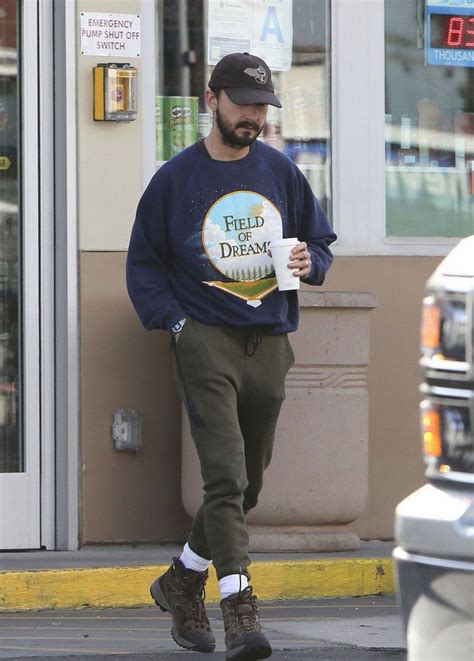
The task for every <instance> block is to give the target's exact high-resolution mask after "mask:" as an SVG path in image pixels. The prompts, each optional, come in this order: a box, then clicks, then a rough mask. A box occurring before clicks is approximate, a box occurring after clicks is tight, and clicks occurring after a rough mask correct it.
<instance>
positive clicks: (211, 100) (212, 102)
mask: <svg viewBox="0 0 474 661" xmlns="http://www.w3.org/2000/svg"><path fill="white" fill-rule="evenodd" d="M206 103H207V105H208V106H209V108H210V109H211V110H212V111H214V110H215V109H216V108H217V94H216V93H215V92H213V91H212V90H206Z"/></svg>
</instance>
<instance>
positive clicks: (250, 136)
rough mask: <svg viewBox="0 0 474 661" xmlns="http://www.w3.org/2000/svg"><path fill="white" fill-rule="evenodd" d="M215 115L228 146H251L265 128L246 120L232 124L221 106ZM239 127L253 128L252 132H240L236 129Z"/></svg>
mask: <svg viewBox="0 0 474 661" xmlns="http://www.w3.org/2000/svg"><path fill="white" fill-rule="evenodd" d="M215 115H216V124H217V128H218V129H219V131H220V133H221V136H222V142H223V143H224V144H225V145H227V146H228V147H233V148H234V149H240V148H242V147H249V146H250V145H251V144H252V143H254V142H255V140H256V139H257V138H258V136H259V135H260V133H261V132H262V130H263V126H259V125H258V124H257V122H251V121H245V120H242V121H241V122H238V123H237V124H236V125H235V126H231V125H230V124H229V122H228V121H227V120H226V119H225V117H224V116H223V115H222V113H221V112H220V110H219V108H216V110H215ZM239 128H242V129H250V130H252V133H250V132H249V133H243V134H239V133H237V131H236V129H239Z"/></svg>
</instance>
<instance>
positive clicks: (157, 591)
mask: <svg viewBox="0 0 474 661" xmlns="http://www.w3.org/2000/svg"><path fill="white" fill-rule="evenodd" d="M153 587H154V589H152V588H153ZM152 588H150V594H151V598H152V599H153V601H154V602H155V604H156V605H157V606H158V608H159V609H160V610H161V611H163V613H170V615H171V617H172V618H173V614H172V610H171V606H170V605H169V603H168V601H167V599H166V597H165V595H164V593H163V590H162V589H161V586H160V584H159V583H158V582H157V581H156V582H155V583H153V586H152ZM171 636H172V638H173V640H174V642H175V643H176V644H177V645H179V646H180V647H183V648H184V649H186V650H191V651H192V652H204V653H208V652H213V651H214V650H215V647H216V644H215V643H208V644H207V645H205V644H204V645H200V644H199V643H193V642H191V641H190V640H186V638H183V637H182V636H180V635H179V633H178V631H177V628H176V625H175V623H174V619H173V626H172V628H171ZM262 658H266V657H262Z"/></svg>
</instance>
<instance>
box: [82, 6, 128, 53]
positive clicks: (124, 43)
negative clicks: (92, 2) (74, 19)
mask: <svg viewBox="0 0 474 661" xmlns="http://www.w3.org/2000/svg"><path fill="white" fill-rule="evenodd" d="M81 53H82V55H95V56H99V57H100V56H105V57H110V56H111V55H115V56H116V57H140V16H138V15H137V14H107V13H104V12H81Z"/></svg>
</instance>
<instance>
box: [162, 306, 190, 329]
mask: <svg viewBox="0 0 474 661" xmlns="http://www.w3.org/2000/svg"><path fill="white" fill-rule="evenodd" d="M186 317H187V314H186V312H185V311H184V310H183V308H182V307H181V305H179V303H178V304H176V305H173V307H172V309H171V310H170V311H169V312H168V314H167V315H166V317H165V319H164V324H163V325H164V327H165V329H166V330H169V331H170V330H171V329H172V328H173V326H174V325H175V324H177V323H178V322H179V321H181V320H182V319H185V318H186Z"/></svg>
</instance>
